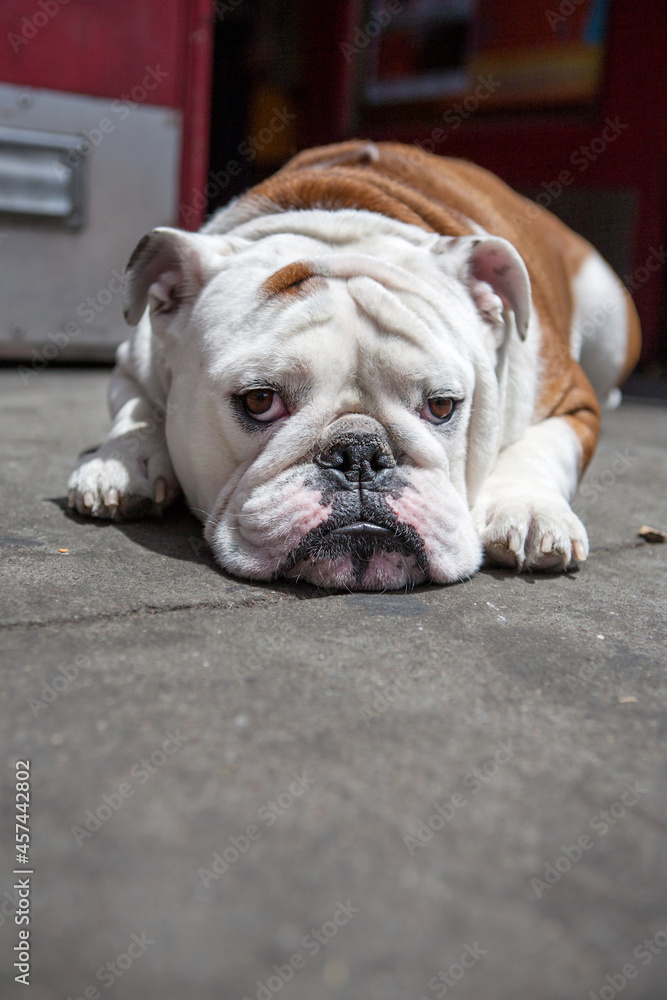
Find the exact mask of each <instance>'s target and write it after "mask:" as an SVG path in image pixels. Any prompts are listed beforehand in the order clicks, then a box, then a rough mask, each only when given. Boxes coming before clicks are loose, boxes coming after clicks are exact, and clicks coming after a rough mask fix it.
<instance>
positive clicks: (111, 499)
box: [104, 486, 120, 507]
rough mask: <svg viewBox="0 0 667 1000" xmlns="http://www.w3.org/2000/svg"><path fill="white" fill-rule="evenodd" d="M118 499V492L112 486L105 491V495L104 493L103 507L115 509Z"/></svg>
mask: <svg viewBox="0 0 667 1000" xmlns="http://www.w3.org/2000/svg"><path fill="white" fill-rule="evenodd" d="M119 499H120V498H119V495H118V490H117V489H116V487H115V486H112V487H111V489H110V490H108V491H107V493H106V495H105V497H104V506H105V507H117V506H118V501H119Z"/></svg>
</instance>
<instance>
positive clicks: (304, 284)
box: [262, 260, 324, 298]
mask: <svg viewBox="0 0 667 1000" xmlns="http://www.w3.org/2000/svg"><path fill="white" fill-rule="evenodd" d="M323 284H324V281H323V279H322V278H321V277H320V276H319V275H317V274H315V272H314V271H313V269H312V267H311V266H310V264H308V263H307V262H306V261H305V260H295V261H294V263H293V264H287V265H286V266H285V267H281V268H280V270H279V271H276V272H275V273H274V274H272V275H271V276H270V277H268V278H267V279H266V281H265V282H264V283H263V285H262V291H263V292H264V294H265V295H266V296H267V298H272V297H274V296H276V295H289V296H292V297H296V296H297V295H304V294H307V293H308V292H310V291H312V290H313V289H314V288H316V287H322V285H323Z"/></svg>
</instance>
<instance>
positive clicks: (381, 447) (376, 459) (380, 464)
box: [314, 431, 396, 489]
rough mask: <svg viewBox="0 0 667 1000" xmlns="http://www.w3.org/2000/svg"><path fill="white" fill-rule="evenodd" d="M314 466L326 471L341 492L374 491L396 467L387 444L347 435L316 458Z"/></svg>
mask: <svg viewBox="0 0 667 1000" xmlns="http://www.w3.org/2000/svg"><path fill="white" fill-rule="evenodd" d="M314 461H315V463H316V465H319V466H320V468H322V469H327V470H329V474H330V475H332V476H333V477H334V478H335V479H336V480H338V482H339V484H340V486H341V488H343V489H349V488H350V487H354V486H367V487H370V488H371V489H372V488H377V487H378V486H379V485H380V482H381V481H382V479H383V478H384V479H386V478H387V475H386V473H387V470H388V469H393V468H394V467H395V466H396V459H395V458H394V456H393V454H392V451H391V448H390V446H389V443H388V442H387V441H386V440H384V439H383V438H381V437H380V436H379V435H378V434H370V433H368V432H361V431H359V432H356V433H355V432H351V433H347V434H344V435H342V436H341V437H340V438H339V439H338V440H337V441H335V442H334V443H333V444H332V445H330V446H329V447H328V448H327V449H326V451H323V452H321V453H320V454H319V455H316V457H315V459H314Z"/></svg>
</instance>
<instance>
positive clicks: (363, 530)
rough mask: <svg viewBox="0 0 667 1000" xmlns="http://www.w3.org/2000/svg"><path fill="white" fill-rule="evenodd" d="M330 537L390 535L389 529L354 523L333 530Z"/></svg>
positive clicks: (368, 523)
mask: <svg viewBox="0 0 667 1000" xmlns="http://www.w3.org/2000/svg"><path fill="white" fill-rule="evenodd" d="M331 534H332V535H391V531H390V530H389V528H383V527H382V526H381V525H379V524H371V523H370V522H369V521H355V522H354V523H353V524H344V525H343V527H342V528H333V529H332V531H331Z"/></svg>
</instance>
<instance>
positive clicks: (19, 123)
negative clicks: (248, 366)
mask: <svg viewBox="0 0 667 1000" xmlns="http://www.w3.org/2000/svg"><path fill="white" fill-rule="evenodd" d="M665 38H667V4H665V3H662V2H657V0H635V2H634V3H633V4H628V3H623V2H622V0H505V2H502V3H500V2H497V0H327V2H326V3H325V2H306V0H292V2H289V3H286V2H282V3H281V2H278V0H3V4H2V8H1V10H0V260H1V264H2V266H1V270H0V282H1V288H2V292H1V294H2V311H1V312H0V359H2V360H3V361H5V362H9V361H12V362H14V363H16V364H20V365H24V366H25V367H27V368H28V369H29V370H31V371H32V370H41V369H42V368H44V367H46V366H47V365H49V364H58V363H63V362H72V361H76V362H82V361H83V362H91V361H94V362H109V361H110V360H111V359H112V358H113V352H114V349H115V347H116V345H117V344H118V343H119V342H120V341H121V340H123V339H125V336H126V333H127V328H126V327H125V325H124V322H123V319H122V314H121V308H120V298H121V295H120V293H121V276H122V271H123V268H124V265H125V263H126V261H127V259H128V257H129V254H130V252H131V251H132V249H133V247H134V245H135V243H136V242H137V241H138V240H139V239H140V238H141V236H142V235H143V234H144V233H145V232H146V231H147V230H149V229H151V228H152V227H153V226H156V225H164V224H172V225H181V226H183V227H184V228H187V229H196V228H198V227H199V226H200V225H201V224H202V222H203V221H204V219H205V218H206V217H207V216H208V215H210V214H211V213H212V212H213V211H215V209H216V208H218V207H219V206H221V205H223V204H225V203H226V202H227V201H228V200H229V199H230V198H232V197H234V196H235V195H238V194H239V193H240V192H241V191H243V190H244V189H245V188H246V187H248V186H249V185H251V184H254V183H256V182H258V181H260V180H261V179H263V178H264V177H266V176H267V175H269V174H270V173H272V172H273V171H275V170H276V169H277V168H279V167H280V166H281V165H282V164H283V163H284V162H285V161H286V160H287V159H288V158H289V157H290V156H292V155H293V154H294V153H295V152H297V151H298V150H299V149H303V148H305V147H307V146H311V145H317V144H322V143H327V142H332V141H337V140H340V139H343V138H349V137H352V136H359V137H367V138H372V139H398V140H401V141H404V142H408V143H418V144H419V145H421V146H422V147H423V148H424V149H427V150H429V151H431V152H434V153H436V154H442V155H446V156H462V157H466V158H469V159H472V160H474V161H475V162H477V163H479V164H481V165H482V166H485V167H487V168H489V169H490V170H492V171H494V172H495V173H497V174H498V175H499V176H501V177H502V178H503V179H504V180H505V181H507V182H508V183H509V184H511V185H512V186H513V187H515V188H516V189H518V190H520V191H521V192H523V193H525V194H527V195H528V196H529V197H532V198H534V199H536V200H538V201H539V202H540V204H542V205H544V206H545V207H547V208H549V209H550V210H552V211H553V212H555V213H556V214H557V215H558V216H560V217H561V218H562V219H563V220H564V221H566V222H567V223H568V224H569V225H571V226H572V227H573V228H574V229H576V230H577V231H579V232H581V233H582V234H583V235H584V236H586V237H587V238H588V239H589V240H590V241H591V242H592V243H594V244H595V245H596V246H597V247H598V248H599V249H600V251H601V252H602V253H603V255H604V256H605V257H606V258H607V259H608V260H609V262H610V263H611V264H612V265H613V267H614V268H615V269H616V271H617V272H618V274H619V275H620V277H621V279H622V280H623V281H624V283H625V284H626V286H627V287H628V288H629V289H630V291H631V292H632V294H633V297H634V299H635V302H636V303H637V306H638V309H639V312H640V315H641V319H642V324H643V330H644V350H643V354H642V361H641V365H640V369H639V374H638V375H637V376H634V377H633V379H632V380H631V383H630V385H629V387H628V388H629V391H630V392H636V393H640V394H642V393H643V394H654V395H655V394H661V395H663V394H665V393H664V379H665V375H666V374H667V335H666V333H665V330H666V325H667V324H666V321H667V267H666V266H665V265H666V264H667V254H666V253H665V244H667V232H666V228H667V199H666V194H667V158H666V156H665V153H666V151H667V60H665V59H664V51H663V50H664V40H665Z"/></svg>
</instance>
